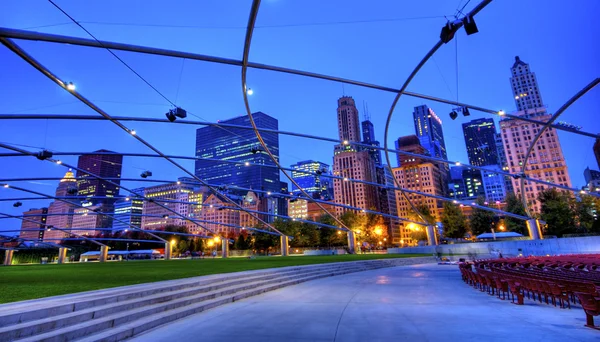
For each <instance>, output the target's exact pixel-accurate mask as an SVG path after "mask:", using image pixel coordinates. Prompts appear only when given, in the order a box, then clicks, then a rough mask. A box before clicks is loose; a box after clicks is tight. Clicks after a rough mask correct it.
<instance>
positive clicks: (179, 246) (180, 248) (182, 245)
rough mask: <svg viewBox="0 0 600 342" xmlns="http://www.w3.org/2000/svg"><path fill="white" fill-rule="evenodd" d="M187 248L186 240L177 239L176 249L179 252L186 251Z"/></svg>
mask: <svg viewBox="0 0 600 342" xmlns="http://www.w3.org/2000/svg"><path fill="white" fill-rule="evenodd" d="M188 249H189V244H188V242H187V241H185V240H181V241H179V243H178V244H177V250H178V251H179V253H180V254H181V253H185V252H187V251H188Z"/></svg>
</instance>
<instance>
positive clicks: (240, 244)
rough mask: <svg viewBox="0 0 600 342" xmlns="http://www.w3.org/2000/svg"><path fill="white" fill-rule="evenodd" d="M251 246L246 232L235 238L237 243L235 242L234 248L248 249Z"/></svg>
mask: <svg viewBox="0 0 600 342" xmlns="http://www.w3.org/2000/svg"><path fill="white" fill-rule="evenodd" d="M249 247H250V246H249V244H248V242H247V240H246V237H245V236H244V234H240V235H239V236H238V237H237V239H236V240H235V243H234V244H233V248H234V249H237V250H246V249H249Z"/></svg>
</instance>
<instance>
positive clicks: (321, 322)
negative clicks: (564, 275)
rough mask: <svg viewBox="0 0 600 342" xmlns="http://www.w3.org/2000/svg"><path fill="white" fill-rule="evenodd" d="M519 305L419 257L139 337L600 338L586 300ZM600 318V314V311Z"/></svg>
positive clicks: (452, 268) (277, 293)
mask: <svg viewBox="0 0 600 342" xmlns="http://www.w3.org/2000/svg"><path fill="white" fill-rule="evenodd" d="M525 304H526V305H524V306H516V305H514V304H511V301H510V300H507V301H502V300H499V299H497V298H496V297H494V296H489V295H487V294H486V293H482V292H479V291H478V290H475V289H473V288H472V287H470V286H468V285H466V284H465V283H464V282H463V281H462V280H461V278H460V272H459V271H458V269H457V267H456V266H441V265H432V264H430V265H417V266H405V267H393V268H386V269H378V270H373V271H367V272H360V273H353V274H348V275H343V276H336V277H331V278H325V279H320V280H314V281H310V282H306V283H302V284H300V285H296V286H291V287H286V288H283V289H279V290H276V291H273V292H269V293H266V294H263V295H260V296H255V297H251V298H248V299H245V300H241V301H239V302H235V303H233V304H228V305H224V306H221V307H218V308H215V309H212V310H209V311H206V312H203V313H200V314H197V315H193V316H190V317H188V318H185V319H182V320H180V321H177V322H174V323H171V324H167V325H164V326H162V327H159V328H157V329H154V330H151V331H149V332H148V333H146V334H143V335H139V336H138V337H136V338H134V339H133V341H140V342H148V341H165V342H166V341H169V342H172V341H236V342H245V341H453V342H457V341H486V342H488V341H528V342H530V341H599V340H600V331H597V330H593V329H589V328H585V327H584V326H583V325H584V324H585V314H584V312H583V310H582V309H581V308H580V307H573V308H572V309H571V310H568V309H559V308H555V307H554V306H548V305H546V304H539V303H538V304H533V302H532V301H530V300H529V301H528V300H526V302H525ZM597 321H598V324H600V317H598V318H597Z"/></svg>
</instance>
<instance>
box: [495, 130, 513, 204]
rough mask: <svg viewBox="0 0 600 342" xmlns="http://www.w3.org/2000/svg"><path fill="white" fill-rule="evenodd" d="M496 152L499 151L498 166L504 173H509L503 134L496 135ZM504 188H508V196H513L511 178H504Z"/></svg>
mask: <svg viewBox="0 0 600 342" xmlns="http://www.w3.org/2000/svg"><path fill="white" fill-rule="evenodd" d="M496 150H497V151H498V166H500V167H501V168H502V171H504V172H508V171H509V168H508V162H507V160H506V151H504V143H503V142H502V133H496ZM504 187H505V188H506V194H513V193H514V192H515V191H514V190H513V185H512V178H510V176H504Z"/></svg>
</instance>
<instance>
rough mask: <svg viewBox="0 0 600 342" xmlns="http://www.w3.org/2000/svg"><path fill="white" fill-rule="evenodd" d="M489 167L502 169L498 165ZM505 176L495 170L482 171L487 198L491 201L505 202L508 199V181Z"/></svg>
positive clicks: (489, 167)
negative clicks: (506, 181)
mask: <svg viewBox="0 0 600 342" xmlns="http://www.w3.org/2000/svg"><path fill="white" fill-rule="evenodd" d="M487 169H496V170H498V171H501V169H500V167H499V166H498V165H490V166H488V167H487ZM504 178H505V177H504V176H503V175H502V174H499V173H497V172H493V171H487V170H486V171H481V181H482V183H483V188H484V192H485V199H486V201H488V202H490V203H496V202H504V201H505V200H506V183H505V180H504Z"/></svg>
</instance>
